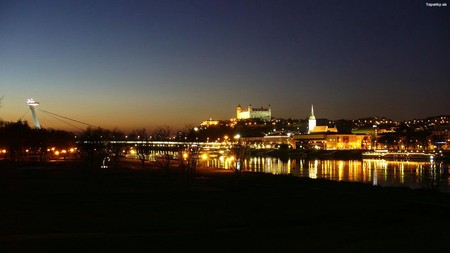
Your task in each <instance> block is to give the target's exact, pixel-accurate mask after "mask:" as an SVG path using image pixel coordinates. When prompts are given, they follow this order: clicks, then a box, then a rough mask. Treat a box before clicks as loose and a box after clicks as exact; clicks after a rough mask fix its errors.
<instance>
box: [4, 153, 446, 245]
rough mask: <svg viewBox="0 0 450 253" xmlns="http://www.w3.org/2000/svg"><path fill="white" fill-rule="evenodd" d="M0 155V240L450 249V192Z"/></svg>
mask: <svg viewBox="0 0 450 253" xmlns="http://www.w3.org/2000/svg"><path fill="white" fill-rule="evenodd" d="M3 162H4V161H0V165H1V166H2V167H1V168H2V172H1V174H0V176H1V179H0V186H1V188H0V189H1V191H0V194H1V195H0V197H1V199H2V205H1V206H0V217H1V219H0V250H2V252H30V251H33V252H35V251H47V250H48V251H54V252H61V251H65V252H94V251H95V252H98V251H100V252H103V251H110V252H124V251H125V252H129V251H130V250H131V251H142V250H148V251H156V252H180V251H183V252H242V251H248V252H254V251H259V252H288V251H289V252H291V251H294V252H297V251H302V252H303V251H305V252H324V251H328V252H330V251H331V252H380V251H383V252H385V251H388V252H389V251H391V252H423V251H429V250H432V251H438V250H439V251H443V252H444V251H445V250H449V249H450V245H449V243H448V236H449V232H448V229H447V228H448V227H449V226H450V218H449V216H448V214H449V213H450V194H441V193H431V192H428V191H419V190H410V189H406V188H382V187H375V186H370V185H367V184H362V183H346V182H333V181H327V180H311V179H307V178H296V177H293V176H276V175H270V174H262V173H240V174H235V173H233V172H231V171H226V170H218V169H211V168H198V169H197V171H196V173H195V177H190V176H188V175H187V174H183V173H181V172H180V171H177V170H175V169H171V170H164V169H161V168H158V167H150V166H147V167H145V168H144V169H140V168H139V166H138V163H123V164H122V165H121V166H119V167H116V168H109V169H100V168H95V169H82V167H80V164H79V163H77V162H71V161H68V162H54V163H47V164H46V163H34V164H31V163H29V164H21V166H19V167H15V168H14V167H10V168H7V166H3V165H5V164H4V163H3ZM324 240H325V241H327V243H324ZM373 245H377V247H373Z"/></svg>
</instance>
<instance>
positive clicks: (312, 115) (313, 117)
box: [309, 105, 316, 119]
mask: <svg viewBox="0 0 450 253" xmlns="http://www.w3.org/2000/svg"><path fill="white" fill-rule="evenodd" d="M309 119H316V117H315V116H314V106H313V105H311V116H309Z"/></svg>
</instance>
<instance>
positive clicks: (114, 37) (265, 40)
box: [0, 0, 450, 130]
mask: <svg viewBox="0 0 450 253" xmlns="http://www.w3.org/2000/svg"><path fill="white" fill-rule="evenodd" d="M428 2H430V1H428ZM431 2H432V1H431ZM426 3H427V1H378V0H377V1H300V0H297V1H282V0H273V1H262V0H254V1H243V0H239V1H225V0H218V1H214V0H205V1H192V0H189V1H187V0H186V1H170V0H163V1H129V0H126V1H113V0H109V1H93V0H87V1H75V0H74V1H62V0H55V1H46V0H41V1H8V0H7V1H5V0H2V1H1V2H0V97H1V96H4V99H3V103H2V104H3V106H2V108H0V118H1V119H3V120H7V121H16V120H18V119H19V118H20V117H21V116H22V115H23V114H24V113H25V112H26V111H27V105H26V104H25V101H26V99H27V98H30V97H32V98H34V99H36V100H37V101H39V102H40V103H41V105H40V106H39V107H38V108H40V109H42V110H46V111H50V112H53V113H57V114H61V115H64V116H66V117H70V118H74V119H77V120H80V121H83V122H87V123H90V124H92V125H96V126H97V125H98V126H101V127H104V128H114V127H118V128H120V129H123V130H129V129H137V128H143V127H145V128H148V129H151V128H153V127H155V126H160V125H170V126H172V127H173V128H175V129H177V128H179V129H182V128H183V127H184V125H185V124H198V123H200V122H201V121H203V120H206V119H209V118H214V119H229V118H232V117H236V114H235V110H236V106H237V105H238V104H241V105H243V106H247V105H248V104H252V106H254V107H259V106H267V105H269V104H270V105H271V106H272V116H274V117H282V118H307V117H308V115H309V110H310V105H311V104H314V109H315V112H316V117H318V118H328V119H342V118H346V119H356V118H361V117H367V116H376V115H378V116H386V117H389V118H392V119H394V120H406V119H412V118H424V117H427V116H434V115H440V114H450V7H428V6H427V5H426ZM441 3H445V1H443V2H441ZM38 114H39V111H38ZM39 116H41V124H42V125H43V127H54V128H67V129H71V128H70V127H68V126H67V125H64V124H62V125H61V124H60V123H59V122H58V121H55V120H54V119H52V118H49V117H47V118H46V117H45V116H44V115H43V114H42V113H40V114H39ZM26 117H27V119H28V120H29V121H30V120H31V116H30V114H28V116H26ZM72 130H73V129H72Z"/></svg>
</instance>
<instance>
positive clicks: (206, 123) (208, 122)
mask: <svg viewBox="0 0 450 253" xmlns="http://www.w3.org/2000/svg"><path fill="white" fill-rule="evenodd" d="M219 123H220V121H219V120H213V119H209V120H205V121H203V122H202V123H201V124H200V125H201V126H203V127H210V126H217V125H219Z"/></svg>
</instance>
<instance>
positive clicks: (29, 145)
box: [0, 121, 76, 161]
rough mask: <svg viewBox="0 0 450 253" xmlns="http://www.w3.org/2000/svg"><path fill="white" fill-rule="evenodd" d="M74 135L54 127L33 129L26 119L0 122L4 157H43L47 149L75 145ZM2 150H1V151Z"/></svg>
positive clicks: (21, 158) (0, 143) (14, 158)
mask: <svg viewBox="0 0 450 253" xmlns="http://www.w3.org/2000/svg"><path fill="white" fill-rule="evenodd" d="M75 146H76V143H75V135H74V134H73V133H71V132H67V131H62V130H55V129H34V128H31V127H30V126H29V125H28V122H26V121H18V122H4V121H1V122H0V148H1V149H3V150H5V153H4V154H3V155H4V156H5V158H6V159H9V160H13V161H18V160H24V159H28V158H30V157H32V158H34V159H40V160H42V159H44V157H45V155H46V154H47V152H48V150H49V149H53V148H56V149H67V148H69V147H75ZM3 150H2V151H3Z"/></svg>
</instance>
